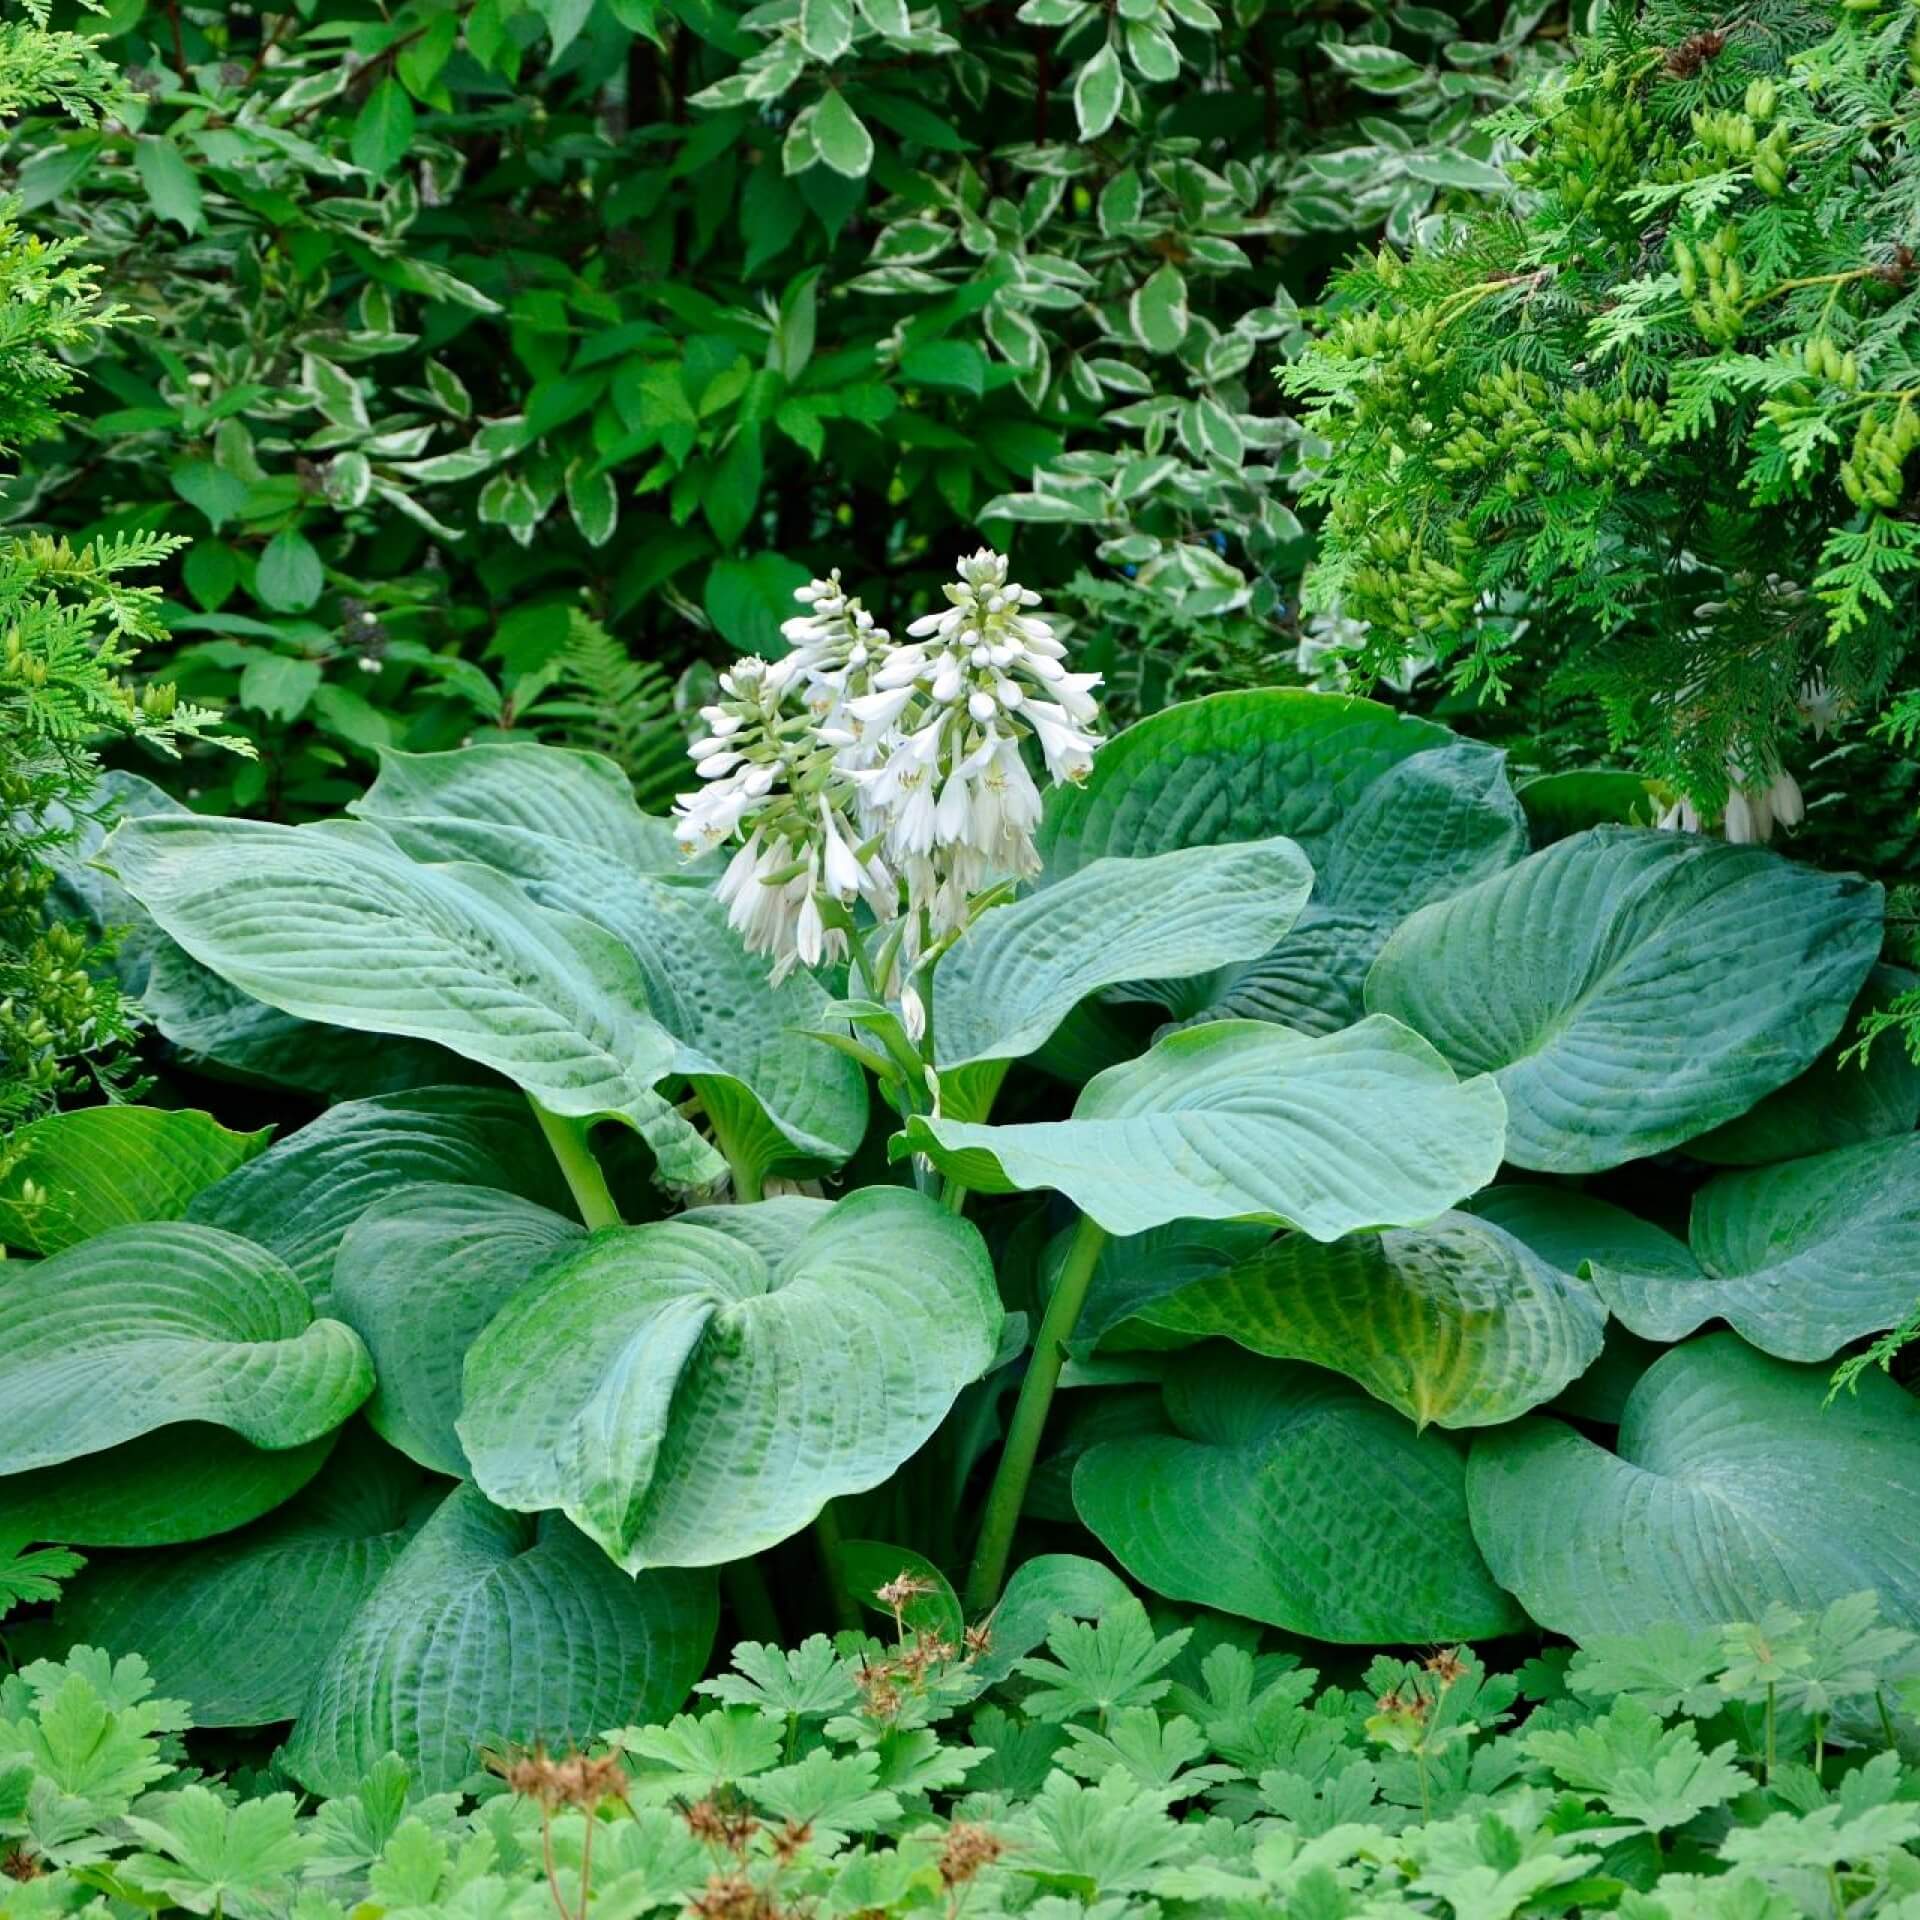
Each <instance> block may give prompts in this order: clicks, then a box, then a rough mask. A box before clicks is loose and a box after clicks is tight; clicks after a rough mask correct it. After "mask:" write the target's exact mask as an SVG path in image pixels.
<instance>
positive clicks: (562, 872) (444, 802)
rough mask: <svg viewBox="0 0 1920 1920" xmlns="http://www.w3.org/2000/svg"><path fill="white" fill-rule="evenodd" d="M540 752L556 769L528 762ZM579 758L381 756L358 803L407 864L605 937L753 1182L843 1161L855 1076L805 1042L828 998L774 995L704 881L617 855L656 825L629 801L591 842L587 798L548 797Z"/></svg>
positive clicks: (797, 986)
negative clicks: (616, 822) (528, 819)
mask: <svg viewBox="0 0 1920 1920" xmlns="http://www.w3.org/2000/svg"><path fill="white" fill-rule="evenodd" d="M546 754H551V755H552V756H553V757H554V759H555V760H556V761H558V762H559V763H560V765H559V766H558V768H557V769H556V768H549V767H545V765H544V763H541V762H539V761H538V756H541V755H546ZM475 762H477V764H473V763H475ZM575 762H583V763H585V764H586V765H587V766H589V767H592V766H603V765H606V764H607V763H605V762H601V761H598V760H597V759H596V757H595V756H592V755H580V754H569V753H564V752H562V751H561V750H560V749H558V748H549V747H520V748H516V749H513V750H512V751H511V752H505V751H503V750H502V749H499V748H493V747H472V748H467V749H465V750H463V751H462V752H459V753H443V754H420V755H411V756H407V755H401V756H389V758H388V760H387V761H386V762H385V763H383V767H382V772H381V776H380V779H379V780H377V781H376V782H375V783H374V785H373V787H372V788H371V789H370V790H369V791H368V793H367V795H366V797H365V799H363V800H361V801H360V802H358V803H357V806H356V809H355V810H356V811H357V812H358V813H360V814H361V815H362V816H363V817H365V818H367V819H370V820H372V821H374V822H375V823H377V824H378V825H379V826H380V827H381V828H382V829H383V830H384V831H385V832H387V833H388V834H390V835H391V836H392V837H393V838H394V839H395V840H396V841H397V842H398V843H399V844H400V845H401V846H403V847H404V848H406V850H407V851H408V852H409V853H411V854H413V855H414V856H415V857H416V858H418V859H422V860H473V861H478V862H479V863H480V864H482V865H483V866H486V867H489V868H491V869H492V870H494V871H495V872H498V873H502V874H505V875H507V876H508V877H509V878H511V879H513V880H515V881H517V882H519V883H520V885H521V886H523V887H524V888H525V889H526V892H527V894H528V896H529V898H531V899H533V900H535V901H537V902H538V903H539V904H540V905H541V906H543V907H549V908H552V909H554V910H556V911H558V912H562V913H568V914H575V915H578V916H579V917H580V918H581V919H584V920H590V921H593V922H595V923H597V924H598V925H600V926H603V927H605V928H606V929H607V931H608V932H610V933H611V934H613V935H614V936H615V937H616V938H617V939H618V940H619V941H620V943H621V944H622V945H623V946H624V947H625V948H626V949H627V951H628V952H629V953H630V954H632V956H633V958H634V960H635V962H636V963H637V965H638V967H639V970H640V974H641V976H642V978H643V980H644V982H645V993H646V1000H647V1005H648V1008H649V1009H650V1010H651V1012H652V1014H653V1016H654V1017H655V1018H656V1019H657V1020H658V1021H659V1022H660V1023H661V1025H662V1026H664V1027H665V1028H666V1030H667V1032H668V1033H670V1034H671V1035H672V1036H673V1038H674V1041H675V1042H676V1047H675V1053H674V1060H673V1070H674V1071H675V1072H676V1073H680V1074H684V1075H685V1076H686V1077H687V1078H689V1079H690V1080H691V1081H692V1082H693V1084H694V1087H695V1090H696V1091H697V1092H698V1094H699V1095H700V1098H701V1102H702V1104H703V1105H704V1106H705V1107H706V1109H707V1112H708V1115H709V1117H710V1118H711V1119H712V1120H713V1122H714V1125H715V1127H716V1129H717V1130H718V1131H719V1133H720V1135H721V1137H722V1139H723V1140H724V1141H725V1142H726V1144H727V1147H728V1149H729V1158H730V1159H732V1160H733V1161H734V1162H735V1163H736V1164H740V1163H745V1164H747V1165H749V1166H751V1167H752V1168H753V1169H754V1171H756V1172H757V1173H758V1174H759V1175H760V1176H761V1177H762V1178H765V1177H766V1176H767V1175H768V1174H772V1173H781V1174H788V1175H810V1174H815V1173H819V1172H821V1171H823V1170H825V1169H828V1168H831V1167H836V1166H838V1165H840V1164H841V1163H842V1162H843V1161H845V1160H847V1159H848V1158H850V1157H851V1155H852V1154H853V1152H854V1151H855V1149H856V1148H857V1147H858V1146H859V1144H860V1141H861V1138H862V1136H863V1135H864V1134H865V1132H866V1124H867V1091H866V1077H865V1075H864V1074H863V1073H862V1072H861V1070H860V1068H859V1067H858V1066H857V1065H856V1064H855V1063H854V1062H853V1061H852V1060H850V1059H847V1058H846V1057H845V1056H843V1055H841V1054H839V1053H836V1052H834V1051H833V1050H832V1049H831V1048H829V1047H827V1046H825V1045H824V1044H823V1043H822V1042H820V1041H819V1040H816V1039H813V1038H810V1037H809V1034H810V1031H811V1030H813V1029H818V1028H822V1027H827V1026H831V1025H834V1024H836V1023H834V1022H833V1021H831V1019H830V1018H829V1016H828V1013H827V1008H828V1005H829V1002H828V997H827V994H826V992H825V990H824V989H823V988H822V987H821V985H820V983H819V982H818V981H817V980H816V979H815V978H814V977H813V975H812V974H811V973H808V972H806V971H804V970H800V971H796V972H794V973H792V974H789V975H788V977H787V978H786V979H785V980H783V981H782V982H781V983H780V984H779V985H778V986H775V985H774V984H773V983H772V981H771V979H770V978H769V975H768V969H767V967H766V965H765V963H764V962H762V961H761V960H759V959H757V958H755V957H754V956H753V955H751V954H749V953H748V952H747V951H746V949H745V948H744V947H742V946H741V944H740V940H739V936H738V935H737V934H736V933H735V932H734V931H733V929H732V928H731V927H729V926H728V925H727V914H726V909H725V907H724V906H722V904H721V903H720V901H719V900H718V899H717V898H715V896H714V894H713V892H712V890H711V889H710V888H709V887H708V886H706V885H705V884H701V883H690V882H689V881H687V880H686V879H685V878H683V877H679V876H669V875H662V874H658V873H654V872H650V871H648V870H647V869H646V867H644V866H642V865H640V864H639V858H640V856H639V854H638V852H633V851H627V849H631V848H633V847H634V846H635V843H636V841H639V840H640V839H641V838H642V836H640V835H639V834H638V833H636V832H635V831H633V830H632V823H633V822H644V823H645V825H646V826H648V827H659V826H660V825H661V824H662V823H660V822H658V821H648V820H647V819H646V816H645V815H643V814H640V813H639V812H638V811H637V810H634V809H633V808H632V801H631V798H629V800H628V803H627V805H628V809H629V812H630V813H631V816H632V817H631V821H629V823H628V827H629V830H628V831H626V832H624V833H622V832H621V831H619V830H618V829H617V828H615V827H614V826H612V825H611V824H610V825H609V826H608V827H607V830H606V831H605V832H604V833H603V834H601V835H600V836H599V837H598V838H588V837H587V836H588V835H589V834H590V833H591V832H592V831H593V828H594V825H595V809H594V808H592V807H589V806H588V805H587V804H586V801H585V800H582V801H581V802H580V804H578V805H576V806H575V807H573V808H572V809H571V810H569V809H566V808H564V807H562V806H560V805H559V804H558V803H557V802H553V803H548V802H547V801H546V800H545V797H544V796H546V795H547V794H549V793H550V792H552V791H553V790H555V789H565V790H567V791H568V792H569V793H571V792H572V790H573V789H574V788H575V787H577V786H578V785H580V784H581V781H582V779H583V778H584V776H583V775H581V774H580V773H579V772H578V771H577V770H576V769H575V766H574V763H575ZM536 764H537V765H539V766H540V768H541V771H540V774H539V777H538V778H532V779H530V780H529V784H530V786H531V787H532V789H533V791H535V792H536V793H537V794H540V795H541V796H542V797H543V799H542V805H541V806H540V807H539V808H522V809H520V810H519V812H518V813H516V801H515V797H514V793H513V791H512V790H513V789H514V788H516V787H517V786H518V784H519V782H520V781H521V779H522V777H523V776H526V775H528V774H529V772H530V769H531V768H532V767H533V766H535V765H536ZM429 773H431V776H432V777H431V778H430V777H429ZM503 788H504V789H507V790H508V791H506V792H505V793H502V792H501V791H500V790H501V789H503ZM589 797H591V796H589ZM526 812H532V813H534V814H535V815H536V817H540V818H546V817H552V818H553V819H554V821H555V827H554V829H552V830H547V829H541V828H537V827H533V826H529V825H526V824H524V823H523V818H522V817H521V815H523V814H524V813H526ZM838 1024H839V1026H840V1030H841V1031H842V1032H844V1031H845V1026H844V1023H838Z"/></svg>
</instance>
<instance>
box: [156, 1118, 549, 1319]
mask: <svg viewBox="0 0 1920 1920" xmlns="http://www.w3.org/2000/svg"><path fill="white" fill-rule="evenodd" d="M442 1183H452V1184H457V1185H461V1186H475V1187H501V1188H505V1189H506V1190H508V1191H509V1192H513V1193H517V1194H520V1195H521V1196H522V1197H523V1198H525V1199H528V1200H532V1201H534V1202H536V1203H537V1204H539V1205H541V1206H544V1207H547V1208H550V1209H565V1208H569V1207H571V1205H572V1202H571V1200H570V1199H569V1198H568V1197H567V1189H566V1185H565V1182H564V1181H563V1180H562V1179H561V1177H560V1171H559V1169H558V1168H557V1167H556V1166H555V1165H554V1163H553V1155H552V1153H551V1151H550V1150H549V1149H548V1147H547V1144H546V1142H545V1141H544V1140H543V1139H542V1138H541V1137H540V1130H539V1128H538V1127H537V1126H536V1125H535V1124H534V1120H533V1115H532V1114H531V1113H529V1112H528V1111H527V1103H526V1101H525V1099H524V1098H523V1097H522V1096H521V1095H519V1094H517V1093H513V1092H511V1091H510V1090H508V1089H507V1088H505V1087H421V1088H419V1089H418V1090H416V1091H415V1092H412V1093H395V1094H380V1095H377V1096H375V1097H374V1098H373V1099H370V1100H348V1101H343V1102H342V1103H341V1104H340V1105H339V1106H337V1107H330V1108H329V1109H328V1110H327V1111H326V1112H325V1113H323V1114H321V1115H320V1116H319V1117H318V1118H317V1119H315V1120H310V1121H309V1122H308V1123H307V1124H306V1125H305V1126H304V1127H302V1128H301V1129H300V1130H299V1131H298V1132H297V1133H292V1134H289V1135H288V1136H287V1137H286V1138H285V1139H284V1140H282V1141H280V1142H279V1143H278V1144H277V1145H275V1146H273V1147H270V1148H269V1149H268V1150H267V1151H266V1152H265V1153H263V1154H262V1155H261V1156H260V1158H259V1159H258V1160H255V1161H253V1162H252V1163H251V1164H250V1165H248V1166H246V1167H243V1168H242V1169H241V1170H240V1171H239V1172H238V1173H234V1174H229V1175H228V1176H227V1178H226V1179H224V1180H222V1181H221V1182H220V1183H219V1184H218V1185H217V1186H212V1187H209V1188H207V1189H206V1191H205V1192H204V1193H202V1194H201V1195H199V1197H198V1198H197V1199H196V1200H195V1201H194V1202H193V1204H192V1205H191V1206H190V1207H189V1208H188V1210H187V1217H188V1218H189V1219H190V1220H197V1221H199V1222H201V1223H202V1224H203V1225H205V1226H210V1227H223V1228H225V1229H226V1230H227V1232H229V1233H238V1234H242V1235H244V1236H245V1237H246V1238H247V1239H249V1240H255V1241H258V1242H259V1243H260V1245H261V1246H263V1247H271V1248H272V1249H273V1251H274V1252H275V1253H277V1254H279V1256H280V1257H281V1259H283V1260H284V1261H286V1263H287V1264H288V1266H290V1267H291V1268H292V1269H293V1270H294V1272H295V1273H297V1274H298V1275H299V1276H300V1278H301V1279H302V1280H303V1281H304V1282H305V1283H306V1286H307V1290H308V1292H310V1293H311V1294H312V1295H313V1297H314V1298H315V1300H316V1301H324V1300H325V1298H326V1294H327V1290H328V1288H329V1287H330V1286H331V1285H332V1282H333V1261H334V1254H335V1252H336V1251H337V1250H338V1248H339V1245H340V1241H341V1237H342V1236H343V1235H344V1234H345V1233H346V1231H347V1229H348V1227H350V1226H351V1225H352V1224H353V1222H354V1221H355V1220H357V1219H358V1218H359V1217H360V1215H361V1214H363V1213H364V1212H366V1210H367V1209H368V1208H369V1207H370V1206H372V1205H373V1204H374V1203H375V1202H376V1201H377V1200H381V1199H384V1198H385V1197H386V1196H387V1195H389V1194H393V1193H398V1192H400V1191H401V1190H402V1189H404V1188H407V1187H418V1186H433V1185H438V1184H442Z"/></svg>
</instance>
